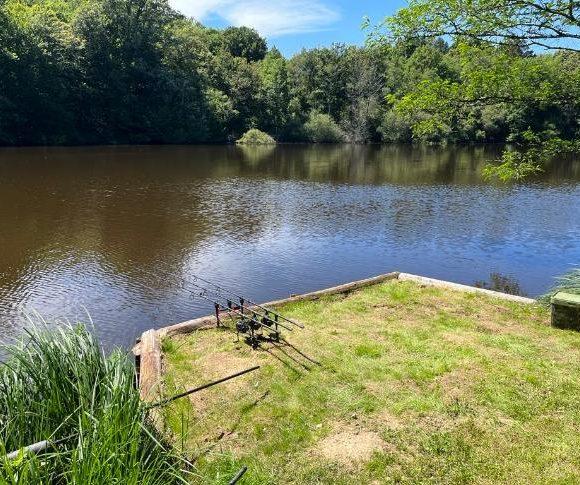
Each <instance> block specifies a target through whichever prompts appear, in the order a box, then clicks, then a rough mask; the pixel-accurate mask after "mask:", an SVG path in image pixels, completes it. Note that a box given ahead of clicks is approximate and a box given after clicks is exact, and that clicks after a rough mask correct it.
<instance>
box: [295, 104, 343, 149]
mask: <svg viewBox="0 0 580 485" xmlns="http://www.w3.org/2000/svg"><path fill="white" fill-rule="evenodd" d="M304 132H305V133H306V137H307V139H308V140H309V141H311V142H313V143H340V142H342V141H344V133H343V132H342V130H341V129H340V127H339V126H338V124H337V123H336V122H335V121H334V120H333V119H332V117H331V116H330V115H327V114H324V113H317V112H314V111H313V112H312V113H310V116H309V117H308V121H306V123H305V124H304Z"/></svg>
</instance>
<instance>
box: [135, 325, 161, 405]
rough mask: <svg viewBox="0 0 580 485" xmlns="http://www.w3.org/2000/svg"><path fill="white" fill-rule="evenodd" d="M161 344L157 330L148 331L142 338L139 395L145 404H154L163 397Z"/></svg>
mask: <svg viewBox="0 0 580 485" xmlns="http://www.w3.org/2000/svg"><path fill="white" fill-rule="evenodd" d="M160 391H161V344H160V341H159V336H158V335H157V332H156V331H155V330H147V331H146V332H145V333H144V334H143V336H142V337H141V354H140V362H139V393H140V395H141V399H142V400H143V401H145V402H153V401H156V400H158V399H159V396H160V395H161V392H160Z"/></svg>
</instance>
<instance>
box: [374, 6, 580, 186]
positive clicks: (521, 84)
mask: <svg viewBox="0 0 580 485" xmlns="http://www.w3.org/2000/svg"><path fill="white" fill-rule="evenodd" d="M579 9H580V2H575V1H565V2H564V1H558V0H556V1H553V2H543V1H542V0H540V1H538V2H534V1H533V0H532V1H527V0H524V1H519V0H473V1H470V2H463V1H461V2H456V1H448V0H435V1H426V0H412V2H411V3H410V5H409V7H407V8H404V9H401V10H400V11H399V12H398V13H397V14H396V15H394V16H393V17H391V18H389V19H387V20H386V22H385V24H384V25H386V27H387V29H388V32H387V36H388V37H390V38H392V39H395V40H397V39H398V40H399V41H407V40H408V39H410V38H413V39H425V38H431V37H437V36H441V35H451V36H453V38H454V39H455V40H456V43H455V46H454V49H453V57H452V58H451V59H452V60H453V61H454V62H453V63H452V64H453V67H454V70H455V72H456V76H453V75H451V76H448V75H441V74H438V75H436V76H435V77H433V78H432V79H428V80H423V81H421V82H420V83H418V84H417V85H416V87H415V88H414V89H413V90H412V91H410V92H408V93H406V94H405V95H403V96H402V97H398V98H397V96H396V95H393V96H391V97H390V101H391V103H392V104H393V105H394V107H395V109H396V110H397V111H398V112H399V113H400V114H403V115H405V116H406V118H407V120H408V121H409V122H410V123H411V124H412V126H413V133H414V136H415V137H418V138H424V137H430V136H432V135H434V134H437V133H441V130H445V131H446V132H447V133H449V134H450V135H451V136H452V134H453V133H454V132H455V134H457V127H459V126H460V125H461V123H460V122H459V120H465V119H466V118H468V117H469V116H470V115H471V114H473V113H474V112H475V110H479V111H483V108H484V107H489V106H494V107H500V108H501V107H503V106H505V105H507V106H510V107H522V108H521V109H522V110H527V111H528V112H529V111H530V108H532V109H534V110H535V111H536V112H535V114H534V116H527V117H526V118H525V119H526V120H527V121H526V122H528V123H529V122H531V123H530V124H529V125H528V127H527V128H528V129H526V127H525V126H522V127H520V128H519V130H517V131H513V132H512V134H511V137H512V139H513V140H515V141H517V142H518V143H517V144H516V149H515V150H513V149H508V150H506V151H505V152H504V155H503V157H502V159H501V161H500V163H499V164H497V165H496V167H495V168H494V167H488V168H487V169H486V172H485V173H486V174H487V175H488V176H497V177H499V178H501V179H504V180H506V179H509V178H516V179H517V178H524V177H526V176H529V175H530V174H533V173H537V172H538V171H541V169H542V165H544V164H545V163H547V161H549V160H550V158H552V157H554V156H556V155H557V154H558V153H564V152H569V151H574V150H575V147H577V145H578V144H577V143H575V142H572V141H571V140H570V138H573V137H576V136H578V129H579V127H578V121H577V120H575V121H573V120H570V119H568V120H567V121H565V122H564V123H562V122H561V120H562V118H561V117H558V116H553V114H555V113H561V114H564V113H569V112H574V113H578V108H579V106H578V94H579V90H580V83H579V82H578V80H579V79H580V78H579V77H578V74H579V72H580V71H579V70H578V69H577V68H575V69H573V70H572V72H566V73H564V72H562V71H561V69H560V68H559V67H557V68H555V69H554V67H555V66H561V59H560V58H559V57H557V56H550V57H547V56H545V55H540V56H535V55H532V53H531V52H530V51H529V50H528V49H527V47H528V46H530V45H535V46H541V47H544V48H546V49H557V50H560V51H572V52H571V53H570V55H574V56H577V55H578V54H577V52H578V51H579V50H580V49H578V47H577V45H576V44H577V43H578V42H577V40H578V39H580V33H579V32H578V27H579V23H578V14H579V13H580V10H579ZM566 41H568V42H569V41H572V42H574V43H573V44H565V43H564V42H566ZM498 43H499V44H500V46H499V48H497V47H494V45H495V44H498ZM452 73H453V72H452ZM564 86H565V87H564ZM548 120H554V121H555V123H553V124H550V123H547V122H548ZM508 123H509V121H508ZM532 124H533V125H535V126H534V127H533V128H532ZM558 125H559V126H558ZM464 126H465V124H464ZM472 126H473V124H472ZM481 133H482V130H480V129H476V130H475V134H476V136H481ZM524 133H525V136H523V134H524ZM483 136H484V137H485V133H484V134H483ZM446 137H448V136H446ZM562 137H563V138H562ZM539 140H545V143H544V145H545V148H546V149H545V150H543V149H542V144H541V143H539ZM548 141H550V143H547V142H548Z"/></svg>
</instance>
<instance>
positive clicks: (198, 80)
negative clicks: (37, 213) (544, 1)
mask: <svg viewBox="0 0 580 485" xmlns="http://www.w3.org/2000/svg"><path fill="white" fill-rule="evenodd" d="M490 1H491V0H477V1H476V2H471V3H470V2H467V3H465V2H459V3H458V2H447V1H445V2H443V0H437V1H435V2H425V1H424V0H414V1H413V2H411V4H410V6H409V8H408V9H403V10H402V11H401V12H400V13H399V14H397V15H396V16H395V17H394V18H393V19H391V20H389V22H388V26H389V28H390V29H391V32H390V33H391V34H393V35H392V36H390V37H389V36H378V37H377V36H375V37H374V38H371V39H370V42H369V43H368V45H367V46H365V47H362V48H361V47H354V46H346V45H343V44H334V45H332V46H331V47H328V48H317V49H311V50H303V51H302V52H300V53H298V54H296V55H295V56H293V57H292V58H290V59H286V58H284V56H282V54H281V53H280V52H279V51H278V50H276V49H270V50H268V48H267V44H266V41H265V40H264V39H263V38H261V37H260V35H259V34H258V33H257V32H256V31H255V30H253V29H249V28H247V27H230V28H227V29H225V30H217V29H212V28H207V27H204V26H203V25H201V24H200V23H198V22H196V21H195V20H192V19H187V18H185V17H183V16H182V15H180V14H178V13H177V12H176V11H174V10H173V9H172V8H171V7H170V6H169V4H168V3H167V1H166V0H139V1H136V2H135V1H132V0H96V1H94V2H87V1H85V0H75V1H65V0H37V1H32V2H31V1H27V0H4V1H3V2H0V73H1V75H0V145H25V144H51V145H58V144H106V143H110V144H115V143H198V142H231V141H234V140H236V139H238V138H239V137H240V136H241V135H242V134H243V133H245V132H246V131H248V130H249V129H251V128H257V129H260V130H262V131H264V132H266V133H271V134H272V136H273V137H274V138H275V139H276V140H279V141H305V140H315V141H320V142H322V141H333V142H336V141H348V142H351V143H367V142H380V141H384V142H411V141H414V142H421V143H453V142H461V143H463V142H506V141H507V142H515V144H514V147H515V149H514V150H512V151H509V152H506V154H505V157H504V158H505V160H503V161H502V163H503V166H502V165H501V164H499V165H498V168H497V169H496V170H498V171H499V172H498V174H499V176H500V178H504V179H507V178H510V175H509V174H513V176H511V178H513V177H523V176H525V175H529V174H533V173H535V172H536V171H537V170H535V169H534V168H533V167H534V166H536V167H537V166H539V165H542V164H544V163H550V162H549V161H548V162H546V160H549V158H550V157H548V156H543V153H540V154H538V151H537V150H536V151H534V150H532V151H529V150H524V151H522V150H520V148H519V147H518V146H516V145H517V140H518V139H520V138H521V137H522V133H524V132H526V131H527V130H531V131H532V132H534V133H537V134H542V133H547V132H552V133H553V136H552V138H554V139H556V138H557V139H559V140H561V141H562V142H563V143H564V142H565V143H568V142H570V143H573V141H574V140H575V139H576V138H577V136H578V133H579V132H580V124H579V120H580V62H579V61H580V54H579V53H577V52H565V51H560V52H558V53H556V54H546V53H541V54H540V53H534V52H533V51H531V50H529V49H528V47H527V44H526V42H525V41H524V40H522V39H518V38H509V39H506V40H505V42H504V43H503V44H501V45H500V46H497V45H496V43H494V42H491V41H490V42H484V41H481V40H480V41H478V42H475V41H474V40H473V39H471V40H466V38H465V36H458V37H456V38H452V41H453V43H452V44H451V45H448V44H447V43H446V42H445V41H443V40H442V39H437V38H433V36H431V35H423V36H421V35H418V34H420V33H421V32H423V33H425V32H426V31H422V30H421V29H418V28H417V26H423V27H421V28H424V29H427V28H431V27H434V26H435V25H439V24H437V22H440V21H442V20H441V19H439V20H438V18H437V15H436V14H438V11H437V9H438V8H440V9H441V11H442V12H443V11H447V13H448V14H449V13H450V12H451V13H453V12H455V13H457V12H458V11H459V10H458V9H461V8H463V9H471V8H472V6H475V5H478V6H480V7H483V6H485V5H488V4H489V2H490ZM443 4H446V7H445V8H443V7H444V6H443ZM433 5H436V6H437V5H438V6H439V7H437V8H436V7H434V6H433ZM498 5H499V6H498V8H499V9H500V11H501V12H503V13H502V15H504V14H506V15H507V13H510V12H511V11H507V10H505V9H503V6H505V2H501V1H500V2H499V4H498ZM514 5H515V7H514V8H515V9H516V10H514V11H518V8H519V7H518V5H519V2H515V4H514ZM554 5H555V6H554V8H556V9H559V8H560V6H561V5H560V3H559V2H555V4H554ZM488 6H489V5H488ZM574 8H575V7H574ZM445 9H447V10H445ZM502 9H503V10H502ZM492 11H493V10H485V12H486V14H485V15H484V16H483V17H485V18H487V19H488V21H490V22H491V20H494V16H495V14H494V15H491V14H489V15H488V12H492ZM506 12H507V13H506ZM511 14H513V12H511ZM554 15H556V14H554ZM483 17H482V18H483ZM461 18H463V17H461ZM506 18H507V17H506ZM464 20H465V19H464ZM479 20H481V19H479ZM479 20H478V18H475V17H474V18H471V17H470V18H469V21H470V22H476V21H479ZM549 20H550V19H545V21H549ZM552 20H553V19H552ZM494 21H499V20H498V19H495V20H494ZM502 21H507V20H506V19H503V20H502ZM550 21H551V20H550ZM429 22H432V25H431V26H429V25H428V24H429ZM465 22H467V20H465ZM465 22H464V24H462V25H464V27H465V28H467V26H468V23H469V22H467V23H465ZM486 25H487V27H490V26H491V25H492V24H489V23H488V24H486ZM495 27H497V26H495ZM495 27H494V28H495ZM490 28H491V27H490ZM415 34H417V35H415ZM311 113H318V114H324V116H313V115H312V116H311ZM560 146H561V147H563V146H564V145H563V144H561V145H560ZM550 150H551V149H550ZM524 152H525V153H524ZM569 152H572V151H571V150H569ZM538 155H541V156H540V158H541V160H538V159H537V158H533V157H536V156H538ZM489 170H490V171H491V169H489ZM490 174H491V172H490Z"/></svg>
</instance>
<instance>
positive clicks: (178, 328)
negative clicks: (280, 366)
mask: <svg viewBox="0 0 580 485" xmlns="http://www.w3.org/2000/svg"><path fill="white" fill-rule="evenodd" d="M398 276H399V273H397V272H394V273H387V274H383V275H379V276H375V277H373V278H366V279H364V280H359V281H353V282H352V283H346V284H344V285H339V286H333V287H332V288H327V289H324V290H318V291H313V292H310V293H304V294H302V295H296V296H291V297H289V298H284V299H282V300H274V301H270V302H267V303H262V304H260V306H262V307H266V308H267V307H270V308H276V307H280V306H282V305H286V304H287V303H293V302H297V301H307V300H317V299H318V298H320V297H322V296H327V295H335V294H340V293H348V292H350V291H354V290H357V289H359V288H363V287H365V286H371V285H376V284H378V283H382V282H383V281H387V280H394V279H396V278H397V277H398ZM251 308H252V307H250V309H251ZM216 325H217V319H216V317H215V315H211V316H206V317H201V318H196V319H195V320H188V321H187V322H182V323H178V324H176V325H170V326H169V327H164V328H160V329H159V330H158V331H157V332H158V334H159V337H160V338H163V337H170V336H172V335H179V334H186V333H191V332H195V331H196V330H202V329H205V328H213V327H215V326H216ZM139 346H140V345H139V344H137V346H136V347H135V348H134V352H137V353H138V352H139V351H140V350H139Z"/></svg>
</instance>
